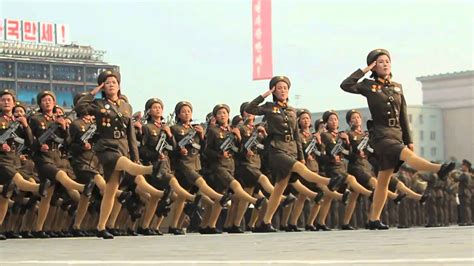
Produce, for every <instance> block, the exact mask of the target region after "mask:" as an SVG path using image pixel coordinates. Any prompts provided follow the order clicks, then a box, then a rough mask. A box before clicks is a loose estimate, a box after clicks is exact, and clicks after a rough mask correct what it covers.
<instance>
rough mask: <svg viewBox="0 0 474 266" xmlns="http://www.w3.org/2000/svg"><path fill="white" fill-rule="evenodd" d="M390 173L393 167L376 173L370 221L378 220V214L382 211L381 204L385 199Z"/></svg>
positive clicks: (382, 204)
mask: <svg viewBox="0 0 474 266" xmlns="http://www.w3.org/2000/svg"><path fill="white" fill-rule="evenodd" d="M392 173H393V169H388V170H381V171H379V173H378V177H377V187H376V188H375V192H374V199H373V202H372V210H371V214H370V217H369V220H371V221H376V220H380V214H381V213H382V209H383V206H384V205H385V201H386V200H387V193H388V184H389V182H390V178H391V176H392Z"/></svg>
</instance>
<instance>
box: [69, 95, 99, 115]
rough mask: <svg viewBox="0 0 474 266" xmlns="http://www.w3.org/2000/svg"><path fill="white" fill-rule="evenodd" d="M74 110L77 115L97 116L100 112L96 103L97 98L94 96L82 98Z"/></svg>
mask: <svg viewBox="0 0 474 266" xmlns="http://www.w3.org/2000/svg"><path fill="white" fill-rule="evenodd" d="M74 110H76V112H77V113H82V114H91V115H96V114H97V113H98V112H99V110H98V107H97V105H96V102H95V96H94V95H93V94H87V95H84V96H82V97H81V98H80V99H79V101H78V102H77V104H76V106H74Z"/></svg>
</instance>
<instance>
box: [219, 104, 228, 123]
mask: <svg viewBox="0 0 474 266" xmlns="http://www.w3.org/2000/svg"><path fill="white" fill-rule="evenodd" d="M216 120H217V122H218V123H219V124H221V125H223V124H226V123H227V122H228V121H229V113H228V112H227V110H226V109H225V108H221V109H219V110H218V111H217V114H216Z"/></svg>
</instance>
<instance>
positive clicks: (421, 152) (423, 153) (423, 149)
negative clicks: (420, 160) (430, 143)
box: [420, 147, 425, 156]
mask: <svg viewBox="0 0 474 266" xmlns="http://www.w3.org/2000/svg"><path fill="white" fill-rule="evenodd" d="M420 155H421V156H425V148H424V147H420Z"/></svg>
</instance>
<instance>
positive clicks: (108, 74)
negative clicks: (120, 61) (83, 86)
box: [97, 69, 120, 85]
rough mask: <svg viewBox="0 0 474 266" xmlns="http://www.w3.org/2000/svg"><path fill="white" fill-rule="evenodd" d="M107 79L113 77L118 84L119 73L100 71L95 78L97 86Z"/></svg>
mask: <svg viewBox="0 0 474 266" xmlns="http://www.w3.org/2000/svg"><path fill="white" fill-rule="evenodd" d="M108 77H115V78H116V79H117V82H118V83H119V84H120V73H119V72H118V71H115V70H113V69H112V70H105V71H102V72H101V73H100V74H99V77H97V84H99V85H100V84H102V83H104V82H105V81H106V80H107V78H108Z"/></svg>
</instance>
